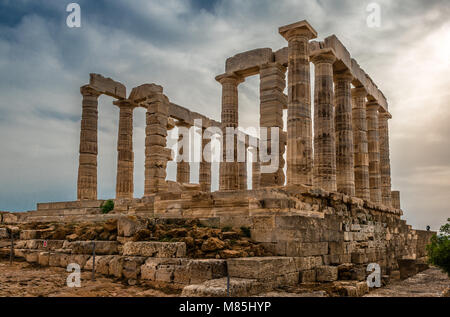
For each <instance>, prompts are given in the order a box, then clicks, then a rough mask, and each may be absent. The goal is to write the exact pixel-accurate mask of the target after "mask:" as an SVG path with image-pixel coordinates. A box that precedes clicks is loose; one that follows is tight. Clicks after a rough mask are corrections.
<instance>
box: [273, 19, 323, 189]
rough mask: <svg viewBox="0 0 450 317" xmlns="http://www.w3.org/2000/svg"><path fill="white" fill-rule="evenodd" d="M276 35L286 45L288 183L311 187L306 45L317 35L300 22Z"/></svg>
mask: <svg viewBox="0 0 450 317" xmlns="http://www.w3.org/2000/svg"><path fill="white" fill-rule="evenodd" d="M279 33H280V34H281V35H282V36H283V37H284V38H285V39H286V40H287V41H288V115H287V183H288V184H303V185H312V175H313V151H312V120H311V89H310V71H309V69H310V66H309V41H310V40H311V39H314V38H316V37H317V32H316V31H315V30H314V29H313V28H312V27H311V25H309V23H308V22H307V21H300V22H297V23H293V24H290V25H286V26H283V27H280V28H279Z"/></svg>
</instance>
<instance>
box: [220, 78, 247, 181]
mask: <svg viewBox="0 0 450 317" xmlns="http://www.w3.org/2000/svg"><path fill="white" fill-rule="evenodd" d="M216 80H217V81H218V82H220V83H221V84H222V115H221V117H222V118H221V119H222V131H223V138H222V162H220V177H219V179H220V184H219V188H220V190H236V189H238V188H239V179H238V175H239V174H238V173H239V166H238V163H237V146H236V145H237V136H236V135H235V134H234V136H233V139H234V142H233V144H227V143H228V142H227V128H233V129H234V130H233V131H236V130H237V127H238V124H239V118H238V85H239V83H241V82H242V81H243V79H242V78H240V77H238V76H236V75H232V74H224V75H220V76H217V77H216ZM227 153H228V154H229V155H228V156H231V158H233V161H232V162H227ZM231 153H233V155H231Z"/></svg>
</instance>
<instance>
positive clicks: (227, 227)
mask: <svg viewBox="0 0 450 317" xmlns="http://www.w3.org/2000/svg"><path fill="white" fill-rule="evenodd" d="M231 230H233V229H232V228H231V227H230V226H225V227H223V228H222V232H230V231H231Z"/></svg>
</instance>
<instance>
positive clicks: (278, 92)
mask: <svg viewBox="0 0 450 317" xmlns="http://www.w3.org/2000/svg"><path fill="white" fill-rule="evenodd" d="M285 73H286V67H284V66H282V65H280V64H278V63H269V64H265V65H262V66H261V68H260V72H259V76H260V86H259V89H260V90H259V91H260V113H259V114H260V119H259V124H260V127H261V128H266V129H267V134H266V136H265V138H264V136H263V135H261V136H260V138H261V142H266V144H267V151H268V154H269V153H271V151H272V148H271V144H272V129H278V136H279V145H278V149H279V150H278V157H279V158H278V162H279V163H278V169H277V170H276V171H275V172H273V173H263V174H261V186H263V187H265V186H281V185H284V181H285V176H284V170H283V169H284V158H283V155H284V151H285V146H284V143H283V140H282V136H281V134H282V133H283V108H284V107H285V105H286V103H287V99H286V95H285V94H284V92H283V91H284V89H285V87H286V80H285V77H286V75H285ZM270 164H271V162H264V163H261V165H270Z"/></svg>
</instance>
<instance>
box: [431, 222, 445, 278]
mask: <svg viewBox="0 0 450 317" xmlns="http://www.w3.org/2000/svg"><path fill="white" fill-rule="evenodd" d="M447 221H448V223H447V224H445V225H443V226H442V227H441V229H440V234H438V235H436V234H435V235H433V237H431V243H430V244H429V245H427V251H428V258H429V259H428V261H429V262H430V263H431V264H433V265H436V266H437V267H439V268H441V269H442V270H443V271H444V272H445V273H447V275H448V276H449V277H450V218H448V219H447Z"/></svg>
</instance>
